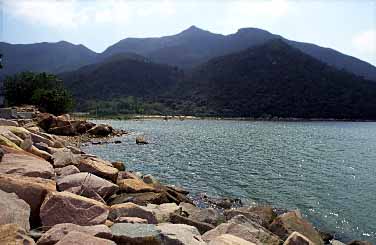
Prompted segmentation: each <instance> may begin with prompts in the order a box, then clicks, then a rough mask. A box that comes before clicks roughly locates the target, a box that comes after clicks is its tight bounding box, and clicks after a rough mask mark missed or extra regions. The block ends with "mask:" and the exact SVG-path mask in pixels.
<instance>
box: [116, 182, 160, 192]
mask: <svg viewBox="0 0 376 245" xmlns="http://www.w3.org/2000/svg"><path fill="white" fill-rule="evenodd" d="M117 184H118V185H119V188H120V191H121V192H126V193H139V192H150V191H151V192H152V191H156V190H155V188H154V187H153V186H151V185H148V184H146V183H144V182H143V181H142V180H136V179H123V180H120V181H118V182H117Z"/></svg>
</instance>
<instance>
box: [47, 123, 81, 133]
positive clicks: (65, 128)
mask: <svg viewBox="0 0 376 245" xmlns="http://www.w3.org/2000/svg"><path fill="white" fill-rule="evenodd" d="M48 133H50V134H56V135H64V136H74V135H77V132H76V129H75V128H74V127H73V126H72V124H70V123H69V124H68V125H65V126H61V127H53V128H50V129H48Z"/></svg>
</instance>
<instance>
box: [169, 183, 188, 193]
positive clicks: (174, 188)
mask: <svg viewBox="0 0 376 245" xmlns="http://www.w3.org/2000/svg"><path fill="white" fill-rule="evenodd" d="M166 187H167V188H169V189H171V190H174V191H175V192H178V193H181V194H183V195H188V194H189V191H187V190H186V189H184V188H183V187H179V186H174V185H166Z"/></svg>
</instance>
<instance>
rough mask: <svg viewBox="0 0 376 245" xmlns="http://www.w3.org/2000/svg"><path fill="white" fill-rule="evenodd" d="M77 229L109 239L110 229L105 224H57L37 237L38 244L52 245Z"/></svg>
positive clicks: (110, 236)
mask: <svg viewBox="0 0 376 245" xmlns="http://www.w3.org/2000/svg"><path fill="white" fill-rule="evenodd" d="M72 231H78V232H83V233H86V234H88V235H90V236H95V237H99V238H104V239H111V238H112V234H111V230H110V229H109V228H108V227H107V226H105V225H92V226H80V225H76V224H72V223H63V224H57V225H54V226H53V227H51V228H50V229H49V230H48V231H47V232H45V233H44V234H43V235H42V236H41V237H40V238H39V239H38V242H37V244H38V245H53V244H55V243H57V242H58V241H60V240H61V239H62V238H63V237H64V236H65V235H66V234H68V233H70V232H72Z"/></svg>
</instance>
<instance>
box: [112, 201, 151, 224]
mask: <svg viewBox="0 0 376 245" xmlns="http://www.w3.org/2000/svg"><path fill="white" fill-rule="evenodd" d="M119 217H139V218H143V219H146V220H147V221H148V223H150V224H156V223H157V218H156V217H155V213H154V212H152V211H150V210H148V209H147V208H146V207H143V206H139V205H137V204H134V203H131V202H128V203H123V204H116V205H112V206H111V207H110V214H109V216H108V218H109V219H110V220H112V221H115V220H116V219H117V218H119Z"/></svg>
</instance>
